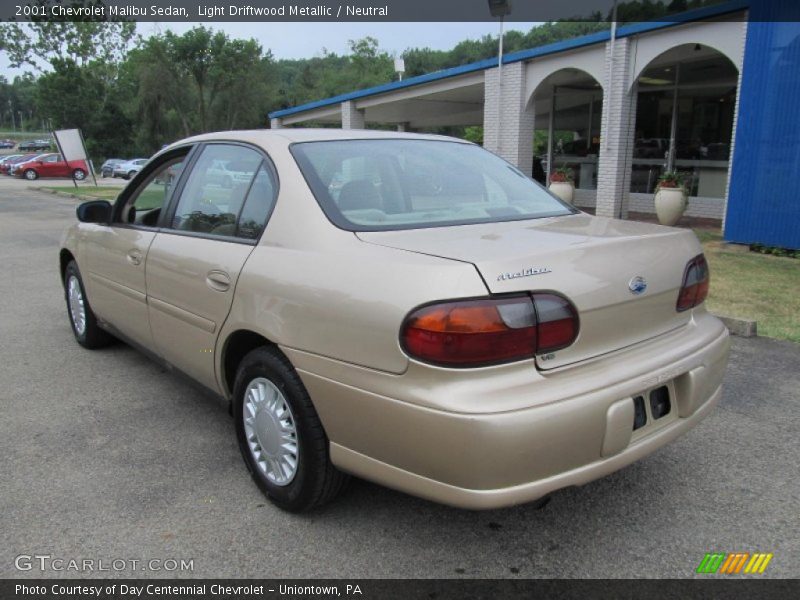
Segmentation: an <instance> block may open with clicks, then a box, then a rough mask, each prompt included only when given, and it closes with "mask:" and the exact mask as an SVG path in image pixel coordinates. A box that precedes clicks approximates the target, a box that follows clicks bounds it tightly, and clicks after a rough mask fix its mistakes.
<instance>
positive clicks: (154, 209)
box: [121, 155, 185, 227]
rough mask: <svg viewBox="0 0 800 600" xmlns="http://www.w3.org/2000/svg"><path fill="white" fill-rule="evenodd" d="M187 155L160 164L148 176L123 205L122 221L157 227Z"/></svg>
mask: <svg viewBox="0 0 800 600" xmlns="http://www.w3.org/2000/svg"><path fill="white" fill-rule="evenodd" d="M184 159H185V155H182V156H177V157H175V158H172V159H171V160H168V161H167V162H165V163H163V164H162V165H160V166H159V167H158V168H157V169H156V170H155V171H153V173H151V174H150V176H148V177H147V179H145V180H144V181H143V182H142V183H141V184H140V185H139V187H138V188H137V189H136V191H135V192H134V193H133V194H132V195H131V197H130V198H129V199H128V201H127V202H126V203H125V205H124V206H123V207H122V213H121V221H122V222H123V223H128V224H131V225H143V226H146V227H155V226H156V225H157V224H158V219H159V216H160V215H161V211H162V210H163V209H164V207H165V206H166V204H167V202H168V201H169V197H170V196H171V195H172V191H173V189H174V187H175V184H176V183H177V181H178V177H179V176H180V173H181V169H182V168H183V161H184Z"/></svg>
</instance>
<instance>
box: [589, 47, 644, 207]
mask: <svg viewBox="0 0 800 600" xmlns="http://www.w3.org/2000/svg"><path fill="white" fill-rule="evenodd" d="M631 54H632V53H631V42H630V38H622V39H617V40H616V42H615V43H614V60H613V61H612V60H611V42H608V43H607V44H606V69H605V71H606V72H605V80H604V82H603V116H602V120H601V124H600V159H599V165H598V174H597V215H598V216H601V217H614V218H626V217H627V216H628V201H629V198H630V189H631V164H632V160H633V145H634V139H633V138H634V135H635V133H636V132H635V127H636V97H637V86H636V85H633V86H631V82H630V72H631V60H632V56H631ZM629 89H630V92H628V90H629Z"/></svg>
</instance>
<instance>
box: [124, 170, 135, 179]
mask: <svg viewBox="0 0 800 600" xmlns="http://www.w3.org/2000/svg"><path fill="white" fill-rule="evenodd" d="M134 175H136V171H128V176H127V177H126V178H125V179H133V176H134Z"/></svg>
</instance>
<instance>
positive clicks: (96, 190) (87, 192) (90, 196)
mask: <svg viewBox="0 0 800 600" xmlns="http://www.w3.org/2000/svg"><path fill="white" fill-rule="evenodd" d="M45 189H48V190H54V191H56V192H64V193H66V194H74V195H76V196H80V197H81V198H86V199H87V200H108V201H109V202H113V201H114V200H116V199H117V196H118V195H119V193H120V192H121V191H122V190H123V188H121V187H119V186H110V185H106V186H103V185H100V186H97V187H95V186H93V185H92V186H88V185H87V186H83V185H81V186H78V187H75V186H74V185H54V186H48V187H46V188H45Z"/></svg>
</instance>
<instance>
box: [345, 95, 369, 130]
mask: <svg viewBox="0 0 800 600" xmlns="http://www.w3.org/2000/svg"><path fill="white" fill-rule="evenodd" d="M342 129H365V121H364V111H363V110H358V109H357V108H356V105H355V104H354V103H353V102H352V101H351V100H348V101H347V102H342Z"/></svg>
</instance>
